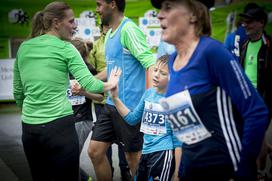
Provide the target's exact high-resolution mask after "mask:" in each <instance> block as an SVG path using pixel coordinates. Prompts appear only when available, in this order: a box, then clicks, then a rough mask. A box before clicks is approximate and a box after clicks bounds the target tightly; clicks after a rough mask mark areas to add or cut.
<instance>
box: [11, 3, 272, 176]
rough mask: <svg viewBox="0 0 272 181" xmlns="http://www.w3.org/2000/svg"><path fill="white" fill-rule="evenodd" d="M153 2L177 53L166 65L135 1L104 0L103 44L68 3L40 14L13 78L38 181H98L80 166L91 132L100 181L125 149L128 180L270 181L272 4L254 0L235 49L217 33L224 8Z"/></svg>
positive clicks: (166, 53)
mask: <svg viewBox="0 0 272 181" xmlns="http://www.w3.org/2000/svg"><path fill="white" fill-rule="evenodd" d="M151 4H152V5H153V7H154V8H157V9H159V13H158V15H157V17H158V19H159V20H160V24H161V29H162V35H161V42H162V44H164V45H166V46H167V47H169V50H168V49H167V48H165V47H166V46H161V47H160V51H159V56H158V57H157V60H156V58H155V57H154V55H153V54H152V52H151V50H150V48H149V47H148V44H147V41H146V37H145V35H144V33H143V31H142V30H141V29H140V28H139V27H138V26H137V25H136V24H135V23H134V22H133V21H132V20H131V19H129V18H128V17H126V16H125V15H124V11H125V7H126V1H125V0H96V12H97V13H98V14H99V16H100V20H101V36H100V38H99V39H97V40H96V41H95V42H88V41H86V40H83V39H80V38H74V37H73V34H74V31H75V30H76V24H75V18H74V13H73V10H72V9H71V8H70V7H69V6H68V5H67V4H66V3H64V2H51V3H49V4H48V5H47V6H46V7H45V8H44V9H43V10H42V11H39V12H37V13H36V14H35V15H34V17H33V21H32V31H31V33H30V37H29V39H28V40H26V41H25V42H23V43H22V44H21V46H20V48H19V50H18V53H17V57H16V61H15V64H14V83H13V85H14V92H13V93H14V97H15V100H16V103H17V105H18V106H20V107H21V108H22V142H23V147H24V152H25V155H26V158H27V160H28V163H29V167H30V171H31V174H32V178H33V180H34V181H51V180H71V181H77V180H82V181H88V180H91V177H90V175H88V174H87V173H85V172H84V170H83V169H81V168H80V162H79V156H80V153H81V150H82V148H83V145H84V143H85V141H86V139H87V137H88V136H89V134H91V140H90V142H89V145H88V155H89V158H90V160H91V162H92V164H93V167H94V171H95V174H96V179H97V180H98V181H110V180H112V179H113V171H114V168H113V166H112V158H111V156H112V155H111V146H112V144H114V143H115V144H117V145H118V155H119V156H118V157H119V166H120V171H121V179H122V180H123V181H132V180H137V181H149V180H154V181H155V180H160V181H171V180H174V181H177V180H180V181H199V180H211V181H265V180H267V173H266V170H265V168H266V166H267V165H266V160H267V157H268V154H269V153H270V152H271V151H272V146H271V145H270V143H269V141H268V137H267V132H268V129H269V123H270V120H271V114H272V82H271V81H272V78H271V76H272V50H271V43H272V40H271V37H270V36H269V35H268V34H267V33H266V32H265V30H264V29H265V25H266V24H267V13H266V12H265V10H264V8H263V7H261V6H259V5H258V4H256V3H249V4H247V5H246V6H245V8H244V10H243V12H242V13H240V14H239V17H240V19H239V27H238V28H237V30H236V31H235V32H233V33H232V34H231V35H229V37H228V38H227V41H226V42H225V45H224V44H223V43H221V42H219V41H217V40H215V39H213V38H211V37H210V35H211V32H212V29H211V27H212V26H211V18H210V14H209V8H210V7H211V6H213V4H214V1H206V0H175V1H173V0H151ZM170 49H171V50H170ZM147 73H148V74H147ZM146 75H149V76H148V77H146ZM147 85H149V86H150V87H148V88H147Z"/></svg>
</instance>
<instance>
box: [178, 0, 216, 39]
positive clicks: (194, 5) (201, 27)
mask: <svg viewBox="0 0 272 181" xmlns="http://www.w3.org/2000/svg"><path fill="white" fill-rule="evenodd" d="M182 3H184V4H185V5H186V6H187V7H188V8H189V9H190V10H191V12H192V13H193V18H194V21H193V23H194V24H195V31H196V35H197V36H202V35H206V36H210V35H211V33H212V28H211V19H210V15H209V10H208V8H207V7H206V6H205V5H204V4H202V3H201V2H199V1H196V0H183V1H182Z"/></svg>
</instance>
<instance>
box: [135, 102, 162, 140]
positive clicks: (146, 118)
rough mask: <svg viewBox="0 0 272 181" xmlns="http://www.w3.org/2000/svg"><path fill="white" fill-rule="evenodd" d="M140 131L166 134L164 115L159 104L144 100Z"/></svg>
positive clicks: (151, 133)
mask: <svg viewBox="0 0 272 181" xmlns="http://www.w3.org/2000/svg"><path fill="white" fill-rule="evenodd" d="M140 131H141V132H143V133H145V134H150V135H162V134H166V123H165V115H164V114H163V109H162V107H161V105H160V104H156V103H151V102H148V101H146V102H145V109H144V113H143V116H142V122H141V128H140Z"/></svg>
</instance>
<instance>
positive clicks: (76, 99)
mask: <svg viewBox="0 0 272 181" xmlns="http://www.w3.org/2000/svg"><path fill="white" fill-rule="evenodd" d="M74 81H75V80H70V84H69V87H68V89H67V96H68V100H69V102H70V103H71V104H72V106H75V105H81V104H84V103H85V102H86V99H85V96H79V95H73V93H72V87H71V86H72V84H73V82H74Z"/></svg>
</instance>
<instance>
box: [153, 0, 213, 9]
mask: <svg viewBox="0 0 272 181" xmlns="http://www.w3.org/2000/svg"><path fill="white" fill-rule="evenodd" d="M163 1H165V0H151V4H152V5H153V7H155V8H157V9H161V5H162V2H163ZM197 1H199V2H201V3H203V4H204V5H205V6H206V7H207V8H208V9H210V8H211V7H213V6H214V0H197Z"/></svg>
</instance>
